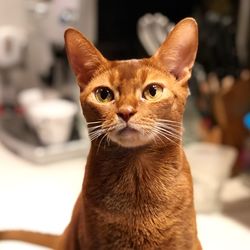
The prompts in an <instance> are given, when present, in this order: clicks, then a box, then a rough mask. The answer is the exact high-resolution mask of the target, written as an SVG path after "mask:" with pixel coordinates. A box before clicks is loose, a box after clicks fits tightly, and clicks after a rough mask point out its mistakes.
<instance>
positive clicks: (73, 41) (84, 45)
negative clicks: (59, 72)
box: [64, 28, 107, 90]
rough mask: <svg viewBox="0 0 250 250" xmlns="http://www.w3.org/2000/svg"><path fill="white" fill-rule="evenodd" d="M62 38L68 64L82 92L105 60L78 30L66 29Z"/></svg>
mask: <svg viewBox="0 0 250 250" xmlns="http://www.w3.org/2000/svg"><path fill="white" fill-rule="evenodd" d="M64 38H65V47H66V52H67V56H68V60H69V63H70V65H71V67H72V69H73V71H74V73H75V75H76V77H77V82H78V84H79V87H80V89H81V90H83V89H84V88H85V86H86V85H87V84H88V83H89V81H90V80H91V78H92V77H93V75H94V73H95V72H96V71H97V70H98V68H99V67H100V66H101V65H102V64H105V63H106V62H107V60H106V59H105V58H104V57H103V56H102V54H101V53H100V52H99V51H98V50H97V49H96V47H95V46H94V45H93V44H92V43H91V42H90V41H88V39H87V38H85V37H84V36H83V35H82V34H81V33H80V32H79V31H78V30H75V29H72V28H69V29H67V30H66V31H65V34H64Z"/></svg>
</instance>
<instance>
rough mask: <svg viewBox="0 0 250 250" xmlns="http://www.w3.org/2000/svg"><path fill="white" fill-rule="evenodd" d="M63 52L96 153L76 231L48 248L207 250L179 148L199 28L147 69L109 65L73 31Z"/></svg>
mask: <svg viewBox="0 0 250 250" xmlns="http://www.w3.org/2000/svg"><path fill="white" fill-rule="evenodd" d="M65 44H66V50H67V54H68V59H69V62H70V64H71V66H72V69H73V71H74V73H75V75H76V78H77V82H78V84H79V87H80V92H81V93H80V101H81V104H82V110H83V114H84V116H85V119H86V122H87V126H88V130H89V136H90V139H91V149H90V153H89V155H88V160H87V164H86V168H85V176H84V181H83V186H82V191H81V193H80V195H79V198H78V200H77V203H76V205H75V208H74V211H73V214H72V219H71V222H70V224H69V226H68V227H67V228H66V230H65V232H64V234H63V235H62V236H60V237H59V239H57V240H56V241H55V242H53V245H51V246H52V247H53V248H54V249H58V250H78V249H83V250H85V249H86V250H95V249H103V250H117V249H119V250H120V249H134V250H137V249H138V250H139V249H141V250H144V249H145V250H146V249H152V250H153V249H162V250H167V249H169V250H200V249H201V246H200V243H199V240H198V238H197V230H196V219H195V210H194V205H193V188H192V178H191V174H190V170H189V165H188V162H187V160H186V157H185V154H184V152H183V149H182V142H181V138H182V116H183V112H184V108H185V103H186V98H187V96H188V85H187V81H188V79H189V78H190V75H191V70H192V67H193V64H194V60H195V56H196V51H197V46H198V37H197V25H196V22H195V21H194V20H193V19H191V18H187V19H184V20H182V21H181V22H179V23H178V24H177V25H176V26H175V28H174V29H173V31H172V32H171V33H170V35H169V36H168V37H167V39H166V40H165V42H164V43H163V44H162V46H161V47H160V48H159V49H158V50H157V52H156V53H155V55H153V56H152V57H151V58H147V59H139V60H125V61H109V60H107V59H106V58H104V56H103V55H102V54H101V53H100V52H99V51H98V50H97V49H96V48H95V47H94V46H93V45H92V44H91V43H90V42H89V41H88V40H87V39H86V38H84V37H83V36H82V34H81V33H80V32H78V31H76V30H74V29H68V30H67V31H66V33H65ZM149 89H150V91H149ZM100 93H101V94H100ZM19 239H21V237H19Z"/></svg>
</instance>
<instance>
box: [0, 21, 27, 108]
mask: <svg viewBox="0 0 250 250" xmlns="http://www.w3.org/2000/svg"><path fill="white" fill-rule="evenodd" d="M26 47H27V35H26V33H25V32H24V30H22V29H20V28H18V27H15V26H2V27H0V77H1V84H2V88H1V89H2V91H1V92H2V97H0V100H2V101H1V102H2V103H3V104H11V105H13V103H14V98H15V93H14V86H13V82H12V78H11V73H12V72H13V70H15V69H16V68H18V67H22V66H24V63H25V57H26V55H25V52H26Z"/></svg>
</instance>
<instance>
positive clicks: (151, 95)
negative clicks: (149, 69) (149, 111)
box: [143, 83, 163, 101]
mask: <svg viewBox="0 0 250 250" xmlns="http://www.w3.org/2000/svg"><path fill="white" fill-rule="evenodd" d="M162 93H163V88H162V86H160V85H159V84H156V83H153V84H150V85H148V86H147V87H146V88H145V90H144V91H143V98H145V99H147V100H152V101H153V100H156V99H158V98H160V97H161V96H162Z"/></svg>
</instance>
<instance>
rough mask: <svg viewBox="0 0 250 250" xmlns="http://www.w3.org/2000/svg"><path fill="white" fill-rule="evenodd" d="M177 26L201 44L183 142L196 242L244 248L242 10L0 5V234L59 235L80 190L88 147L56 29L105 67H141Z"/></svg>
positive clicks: (249, 8) (248, 174)
mask: <svg viewBox="0 0 250 250" xmlns="http://www.w3.org/2000/svg"><path fill="white" fill-rule="evenodd" d="M187 16H193V17H194V18H196V20H197V22H198V24H199V40H200V42H199V44H200V45H199V52H198V56H197V62H196V64H195V67H194V70H193V76H192V79H191V80H190V90H191V94H192V95H191V96H190V98H189V100H188V104H187V109H186V113H185V116H184V127H185V131H184V140H183V144H184V147H185V151H186V153H187V157H188V159H189V161H190V164H191V170H192V174H193V179H194V193H195V205H196V209H197V220H198V231H199V236H200V239H201V242H202V244H203V247H204V249H205V250H221V249H227V250H230V249H232V250H233V249H240V250H249V249H250V1H249V0H240V1H235V0H217V1H216V0H212V1H211V0H210V1H208V0H193V1H190V0H189V1H187V0H186V1H185V0H175V1H164V0H159V1H150V0H144V1H135V0H134V1H132V0H126V1H121V0H102V1H101V0H99V1H98V0H71V1H67V0H8V1H3V0H1V1H0V230H2V229H12V228H13V229H16V228H20V229H29V230H36V231H42V232H51V233H61V232H62V230H63V229H64V228H65V226H66V225H67V223H68V221H69V219H70V215H71V211H72V208H73V204H74V202H75V200H76V197H77V195H78V193H79V191H80V188H81V184H82V179H83V174H84V164H85V161H86V155H87V153H88V149H89V140H88V138H87V133H86V127H85V123H84V120H83V118H82V116H81V111H80V105H79V102H78V95H79V90H78V88H77V86H76V84H75V83H74V77H73V76H72V74H71V71H70V69H69V67H68V64H67V60H66V57H65V51H64V44H63V32H64V30H65V29H66V28H67V27H69V26H74V27H77V28H78V29H80V30H81V31H82V32H83V33H84V34H85V35H86V36H87V37H88V38H89V39H90V40H91V41H93V42H94V43H95V45H96V46H97V48H99V49H100V50H101V51H102V53H103V54H104V55H105V56H106V57H107V58H109V59H126V58H131V57H136V58H140V57H145V56H149V55H151V54H153V53H154V51H155V50H156V49H157V48H158V46H159V45H160V44H161V42H162V41H163V40H164V39H165V36H166V34H167V33H168V32H169V31H170V30H171V28H172V27H173V25H174V23H176V22H178V21H179V20H181V19H182V18H184V17H187ZM184 35H185V34H184ZM0 249H1V250H2V249H3V250H8V249H11V250H15V249H18V250H20V249H44V248H41V247H37V246H33V245H29V244H24V243H19V242H0Z"/></svg>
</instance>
